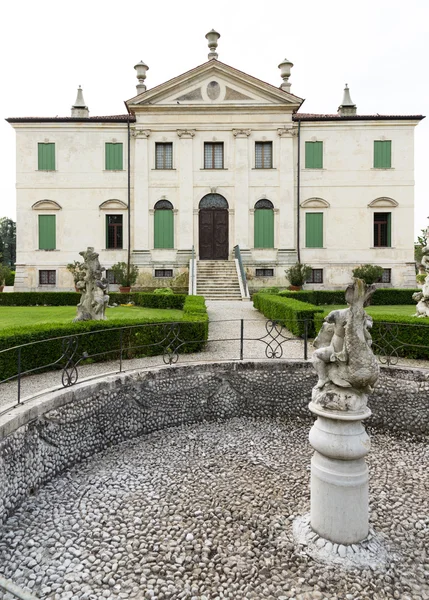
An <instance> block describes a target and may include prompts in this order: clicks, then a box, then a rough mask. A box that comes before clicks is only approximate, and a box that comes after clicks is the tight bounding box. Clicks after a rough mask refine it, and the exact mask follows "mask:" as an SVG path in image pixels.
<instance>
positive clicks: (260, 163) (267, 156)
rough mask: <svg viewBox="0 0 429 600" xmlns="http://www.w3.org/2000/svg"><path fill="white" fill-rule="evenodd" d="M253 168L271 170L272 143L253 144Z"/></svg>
mask: <svg viewBox="0 0 429 600" xmlns="http://www.w3.org/2000/svg"><path fill="white" fill-rule="evenodd" d="M255 168H256V169H272V168H273V143H272V142H256V143H255Z"/></svg>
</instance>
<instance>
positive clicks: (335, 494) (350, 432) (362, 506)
mask: <svg viewBox="0 0 429 600" xmlns="http://www.w3.org/2000/svg"><path fill="white" fill-rule="evenodd" d="M309 409H310V410H311V412H312V413H314V414H315V415H317V417H318V418H317V421H316V422H315V424H314V425H313V427H312V429H311V431H310V436H309V437H310V444H311V445H312V447H313V448H314V449H315V451H316V452H315V453H314V456H313V458H312V460H311V527H312V529H313V531H315V532H316V533H317V534H318V535H319V536H321V537H323V538H325V539H327V540H330V541H331V542H333V543H336V544H343V545H348V544H357V543H359V542H361V541H362V540H364V539H365V538H366V537H367V535H368V532H369V523H368V512H369V511H368V467H367V465H366V462H365V458H364V457H365V456H366V455H367V454H368V452H369V449H370V440H369V437H368V435H367V433H366V431H365V429H364V427H363V425H362V420H363V419H366V418H368V417H369V416H370V415H371V411H370V410H369V408H367V407H365V408H363V409H362V410H361V411H334V410H326V409H323V408H322V407H320V405H317V404H315V403H314V402H311V403H310V404H309Z"/></svg>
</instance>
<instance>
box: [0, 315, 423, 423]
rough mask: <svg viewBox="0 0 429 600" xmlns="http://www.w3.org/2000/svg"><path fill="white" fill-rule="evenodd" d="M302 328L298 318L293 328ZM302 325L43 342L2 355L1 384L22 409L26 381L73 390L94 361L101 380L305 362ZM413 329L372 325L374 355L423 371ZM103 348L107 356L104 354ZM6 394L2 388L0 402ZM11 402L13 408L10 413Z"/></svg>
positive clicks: (237, 323)
mask: <svg viewBox="0 0 429 600" xmlns="http://www.w3.org/2000/svg"><path fill="white" fill-rule="evenodd" d="M297 323H298V322H297V321H296V320H295V321H294V326H295V327H297ZM285 325H286V326H285ZM298 325H299V326H298V329H299V331H301V332H303V333H302V335H301V336H299V337H298V336H296V335H294V334H292V333H291V332H290V331H289V330H288V328H287V323H286V324H284V323H283V324H281V323H279V322H276V321H271V320H268V321H266V322H265V324H264V323H263V322H261V320H260V319H258V320H250V319H231V320H225V321H211V322H210V336H209V338H208V339H191V340H190V339H189V337H188V336H185V334H184V329H182V326H183V323H181V322H174V323H147V324H140V325H133V326H126V327H115V328H108V329H103V330H96V331H90V332H85V333H77V334H75V335H68V336H63V337H55V338H50V339H47V340H39V341H35V342H30V343H27V344H22V345H20V346H15V347H12V348H8V349H6V350H2V351H0V384H6V383H8V382H9V383H11V382H16V384H17V387H16V393H14V398H15V399H16V402H17V404H21V403H22V401H23V393H22V383H23V381H26V379H25V378H26V377H27V376H29V375H32V374H35V373H40V372H42V371H43V372H46V371H53V370H59V371H60V377H59V380H58V388H61V387H69V386H72V385H74V384H76V382H77V381H78V380H79V379H80V378H82V375H83V376H84V377H85V376H86V371H85V369H86V368H89V366H90V365H91V366H92V367H93V366H94V365H93V363H99V362H104V361H109V364H108V368H107V369H101V368H100V369H99V370H98V371H97V375H98V374H103V375H105V374H108V373H121V372H123V371H124V370H130V369H135V368H144V367H152V366H154V367H155V366H159V365H175V364H176V363H177V362H178V361H179V359H180V363H181V364H182V363H195V362H204V361H210V362H213V361H218V360H229V361H241V360H271V359H300V360H302V359H303V360H307V359H308V356H309V354H311V352H312V346H311V345H310V340H309V335H308V333H309V331H312V327H313V324H312V322H310V321H307V320H303V321H301V322H300V323H299V324H298ZM261 327H263V332H261ZM407 327H412V328H416V327H417V328H418V327H419V325H418V324H416V325H409V324H403V323H401V324H395V323H380V322H375V323H374V327H373V330H372V335H373V350H374V353H375V354H376V355H377V356H378V359H379V361H380V363H381V364H384V365H387V366H395V365H399V364H400V361H401V365H404V366H417V365H416V363H411V361H410V360H409V359H408V358H403V357H404V356H405V357H407V356H409V357H411V358H412V359H423V360H426V361H428V360H429V346H428V345H425V344H416V343H409V342H407V341H406V340H407V339H410V340H415V339H419V338H418V335H416V331H417V332H418V330H413V331H411V330H410V331H409V332H408V330H407V329H406V328H407ZM154 328H156V332H155V333H154ZM404 328H405V329H404ZM225 330H226V331H227V332H228V336H227V337H225ZM404 332H405V333H404ZM101 336H104V337H101ZM185 338H186V339H185ZM423 339H425V338H423ZM286 345H287V346H286ZM100 348H103V350H102V351H100ZM104 348H105V349H104ZM286 348H288V349H287V351H286ZM94 350H95V351H94ZM150 357H152V360H150V361H148V360H146V361H140V360H139V361H138V363H137V364H136V362H135V361H134V360H132V361H131V360H128V359H148V358H150ZM153 357H156V358H155V359H153ZM417 364H418V366H419V367H422V366H423V367H426V368H427V367H428V366H429V363H421V362H419V363H417ZM124 367H125V368H124ZM5 373H6V376H5ZM91 375H93V373H92V374H91ZM97 375H96V376H97ZM45 387H46V386H45ZM3 389H4V388H3ZM34 389H35V388H34V386H33V389H32V393H31V396H33V395H35V392H34ZM40 389H43V388H40ZM1 391H2V385H0V400H1V399H2V394H1ZM9 394H10V390H9ZM12 402H13V400H11V401H10V402H8V404H9V408H10V404H11V403H12ZM3 404H5V403H3ZM0 405H1V402H0ZM6 410H7V409H6ZM3 412H4V411H3ZM0 414H2V413H1V412H0Z"/></svg>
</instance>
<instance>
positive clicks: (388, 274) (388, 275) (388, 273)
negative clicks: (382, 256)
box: [380, 269, 392, 283]
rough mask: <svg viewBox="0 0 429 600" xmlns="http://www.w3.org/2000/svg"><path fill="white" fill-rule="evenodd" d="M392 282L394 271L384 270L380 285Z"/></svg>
mask: <svg viewBox="0 0 429 600" xmlns="http://www.w3.org/2000/svg"><path fill="white" fill-rule="evenodd" d="M391 281H392V269H383V275H382V276H381V279H380V283H391Z"/></svg>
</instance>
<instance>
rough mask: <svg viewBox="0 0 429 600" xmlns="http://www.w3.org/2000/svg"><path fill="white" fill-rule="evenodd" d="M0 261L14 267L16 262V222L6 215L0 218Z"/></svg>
mask: <svg viewBox="0 0 429 600" xmlns="http://www.w3.org/2000/svg"><path fill="white" fill-rule="evenodd" d="M0 255H1V258H0V261H1V262H2V264H4V265H6V266H7V267H10V268H12V269H13V268H14V267H15V262H16V223H15V221H12V219H9V218H8V217H2V218H0Z"/></svg>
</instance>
